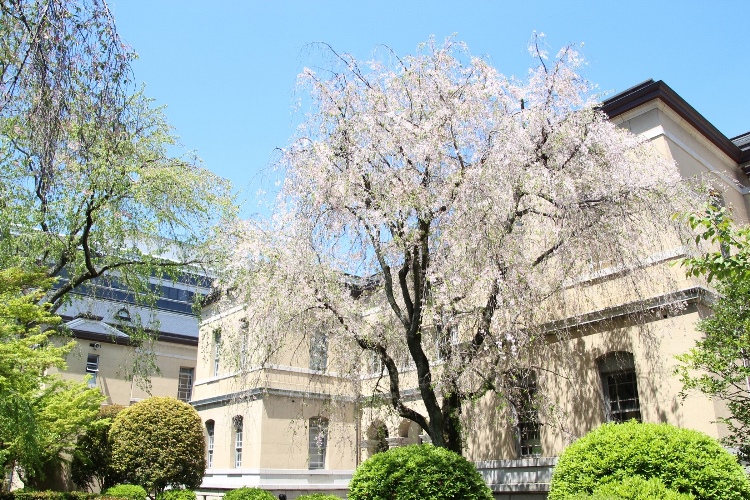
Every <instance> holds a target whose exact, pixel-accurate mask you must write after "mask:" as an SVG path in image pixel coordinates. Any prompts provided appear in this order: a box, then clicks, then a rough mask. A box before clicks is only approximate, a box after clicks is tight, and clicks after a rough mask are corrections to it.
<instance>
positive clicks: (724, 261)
mask: <svg viewBox="0 0 750 500" xmlns="http://www.w3.org/2000/svg"><path fill="white" fill-rule="evenodd" d="M687 220H688V224H689V225H690V228H691V229H693V230H694V231H700V232H699V234H698V235H697V236H696V237H695V242H696V244H698V243H700V242H701V241H706V242H709V243H711V244H714V245H718V246H719V248H720V249H721V250H720V251H707V252H705V253H704V254H703V255H701V256H699V257H690V258H686V259H684V260H683V261H682V266H683V267H685V268H687V274H688V276H703V275H706V277H707V279H708V281H711V280H712V279H713V278H718V279H720V280H730V281H733V280H740V279H745V280H747V279H750V227H737V226H736V225H734V223H733V222H732V218H731V217H729V214H728V213H727V209H726V208H725V207H719V206H717V204H716V203H712V202H710V203H708V204H706V206H705V207H704V210H703V211H702V212H698V213H693V214H689V215H688V216H687Z"/></svg>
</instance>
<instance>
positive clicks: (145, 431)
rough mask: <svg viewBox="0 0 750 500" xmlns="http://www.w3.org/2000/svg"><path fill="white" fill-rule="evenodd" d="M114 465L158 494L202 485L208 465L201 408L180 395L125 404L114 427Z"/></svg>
mask: <svg viewBox="0 0 750 500" xmlns="http://www.w3.org/2000/svg"><path fill="white" fill-rule="evenodd" d="M109 439H110V442H111V443H112V468H113V469H114V470H115V471H117V472H118V473H120V474H122V475H123V477H124V478H125V480H126V481H127V482H129V483H132V484H138V485H141V486H143V487H144V488H145V489H146V491H148V492H150V493H156V494H157V495H158V494H159V493H161V492H162V491H164V489H166V488H167V487H173V488H189V489H192V488H197V487H198V486H200V484H201V481H202V480H203V473H204V472H205V470H206V457H205V455H206V444H205V440H204V438H203V424H202V422H201V418H200V417H199V416H198V412H196V411H195V409H194V408H193V407H192V406H190V405H189V404H187V403H183V402H182V401H179V400H178V399H175V398H158V397H151V398H148V399H145V400H143V401H141V402H139V403H136V404H134V405H133V406H130V407H128V408H125V409H124V410H122V411H121V412H120V413H118V414H117V416H116V417H115V420H114V422H112V426H111V427H110V429H109Z"/></svg>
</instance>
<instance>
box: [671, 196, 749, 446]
mask: <svg viewBox="0 0 750 500" xmlns="http://www.w3.org/2000/svg"><path fill="white" fill-rule="evenodd" d="M688 222H689V224H690V227H691V228H692V229H693V230H697V231H700V232H699V234H698V236H696V241H698V242H700V241H707V242H709V243H711V244H713V249H714V250H713V251H707V252H705V253H704V254H703V255H701V256H698V257H693V258H689V259H685V260H684V261H683V265H684V266H685V267H686V268H687V273H688V275H689V276H690V275H692V276H703V275H705V276H706V277H707V279H708V280H709V281H713V282H714V283H715V285H716V291H717V292H718V294H719V297H718V299H717V300H716V301H715V302H714V304H713V305H712V309H713V315H712V316H711V317H709V318H707V319H704V320H703V321H701V322H699V323H698V325H697V329H698V331H700V332H702V333H704V335H705V336H704V337H703V339H702V340H699V341H697V342H696V344H695V347H694V348H692V349H691V350H690V351H689V352H687V353H686V354H683V355H681V356H678V359H679V360H680V361H681V362H682V363H683V364H682V365H681V366H679V367H678V369H677V370H678V374H679V376H680V379H681V381H682V383H683V387H684V392H687V391H689V390H694V389H697V390H699V391H700V392H702V393H704V394H706V395H708V396H710V397H714V398H718V399H721V400H722V401H724V402H725V403H726V405H727V408H728V409H729V413H730V417H729V418H722V419H720V420H721V421H722V422H723V423H725V424H726V425H727V428H728V430H729V432H730V434H729V436H727V437H726V438H725V439H724V443H725V444H727V445H729V446H733V447H736V448H737V449H738V450H739V452H740V455H741V456H743V457H744V458H745V459H746V460H747V459H750V227H747V226H745V227H738V226H736V225H735V224H734V223H733V222H732V219H731V218H730V217H729V215H728V213H727V210H726V209H725V208H723V207H721V208H720V207H716V206H714V205H711V204H709V205H708V206H707V207H706V209H705V211H704V212H701V213H696V214H692V215H690V216H689V218H688ZM714 279H715V280H714Z"/></svg>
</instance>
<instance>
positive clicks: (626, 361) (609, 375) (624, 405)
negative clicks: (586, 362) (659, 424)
mask: <svg viewBox="0 0 750 500" xmlns="http://www.w3.org/2000/svg"><path fill="white" fill-rule="evenodd" d="M597 367H598V369H599V379H600V381H601V389H602V401H603V403H604V419H605V421H606V422H618V423H622V422H627V421H628V420H631V419H635V420H636V421H637V422H643V414H642V412H641V402H640V393H639V391H638V372H637V371H636V368H635V356H633V353H630V352H628V351H614V352H609V353H607V354H605V355H604V356H602V357H600V358H599V359H598V360H597ZM628 386H631V387H632V389H630V390H629V389H627V388H626V387H628ZM613 388H614V389H615V391H614V392H615V397H613V391H612V389H613ZM627 392H630V393H631V394H632V395H634V397H630V398H624V397H621V396H623V395H625V396H627V395H628V394H627ZM615 406H616V407H617V410H615V409H614V407H615ZM629 406H632V407H629Z"/></svg>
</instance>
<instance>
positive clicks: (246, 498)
mask: <svg viewBox="0 0 750 500" xmlns="http://www.w3.org/2000/svg"><path fill="white" fill-rule="evenodd" d="M224 500H276V497H274V496H273V495H271V494H270V493H269V492H267V491H266V490H261V489H260V488H248V487H244V488H237V489H236V490H232V491H228V492H226V493H224Z"/></svg>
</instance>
